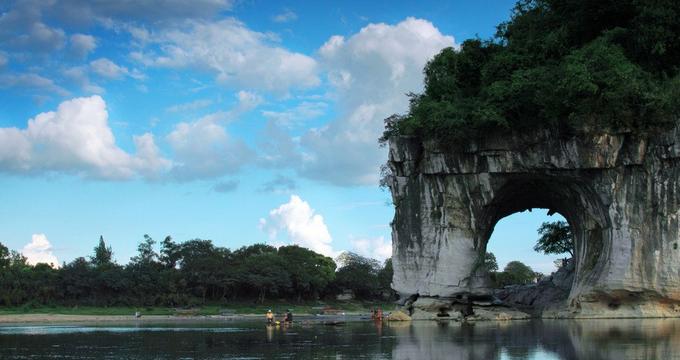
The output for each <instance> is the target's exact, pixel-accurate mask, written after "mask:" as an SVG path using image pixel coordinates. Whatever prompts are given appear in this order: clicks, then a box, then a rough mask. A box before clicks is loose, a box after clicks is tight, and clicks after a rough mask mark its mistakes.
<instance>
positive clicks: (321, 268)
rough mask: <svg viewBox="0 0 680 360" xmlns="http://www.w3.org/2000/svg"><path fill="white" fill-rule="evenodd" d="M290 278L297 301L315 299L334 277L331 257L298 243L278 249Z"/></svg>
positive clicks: (333, 263) (333, 264)
mask: <svg viewBox="0 0 680 360" xmlns="http://www.w3.org/2000/svg"><path fill="white" fill-rule="evenodd" d="M278 254H279V256H280V257H281V258H282V260H283V263H284V264H285V267H286V270H287V272H288V276H289V277H290V280H291V290H292V291H293V292H294V296H295V297H296V298H297V300H298V301H300V300H301V299H303V298H305V299H308V300H316V297H317V294H318V292H319V291H321V290H322V289H323V288H324V287H326V285H328V283H329V282H330V281H332V280H333V279H334V278H335V267H336V265H335V262H334V261H333V259H331V258H329V257H326V256H323V255H321V254H317V253H316V252H314V251H312V250H309V249H306V248H303V247H300V246H298V245H289V246H282V247H280V248H279V250H278Z"/></svg>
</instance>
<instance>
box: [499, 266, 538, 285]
mask: <svg viewBox="0 0 680 360" xmlns="http://www.w3.org/2000/svg"><path fill="white" fill-rule="evenodd" d="M500 278H501V283H502V285H523V284H531V283H534V282H536V273H535V272H534V271H533V270H532V269H531V268H530V267H529V266H527V265H525V264H524V263H522V262H520V261H511V262H509V263H508V264H507V265H505V268H504V269H503V272H502V273H501V274H500Z"/></svg>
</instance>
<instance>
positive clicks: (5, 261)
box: [0, 243, 10, 271]
mask: <svg viewBox="0 0 680 360" xmlns="http://www.w3.org/2000/svg"><path fill="white" fill-rule="evenodd" d="M9 254H10V253H9V249H8V248H7V246H5V245H3V244H2V243H0V271H2V269H4V268H7V267H8V266H9V264H10V255H9Z"/></svg>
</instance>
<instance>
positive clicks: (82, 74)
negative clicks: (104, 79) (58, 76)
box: [63, 66, 106, 94]
mask: <svg viewBox="0 0 680 360" xmlns="http://www.w3.org/2000/svg"><path fill="white" fill-rule="evenodd" d="M63 75H64V77H66V78H67V79H68V80H69V81H70V82H71V83H72V84H74V85H77V86H79V87H80V88H81V89H83V91H86V92H88V93H92V94H103V93H105V92H106V91H105V90H104V88H102V87H101V86H99V85H96V84H93V83H92V82H91V81H90V76H89V72H88V68H87V66H76V67H74V68H70V69H67V70H64V73H63Z"/></svg>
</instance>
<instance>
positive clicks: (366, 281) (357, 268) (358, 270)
mask: <svg viewBox="0 0 680 360" xmlns="http://www.w3.org/2000/svg"><path fill="white" fill-rule="evenodd" d="M336 262H337V263H339V264H341V267H340V268H339V269H338V271H337V272H336V274H335V277H336V280H337V284H338V286H339V287H341V288H345V289H349V290H352V291H353V292H354V296H356V297H357V298H360V299H371V298H372V297H373V296H374V295H375V294H376V293H377V292H378V272H379V271H380V269H381V265H380V263H379V262H378V260H375V259H370V258H367V257H364V256H361V255H359V254H356V253H353V252H343V253H342V254H340V256H338V258H337V259H336Z"/></svg>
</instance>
